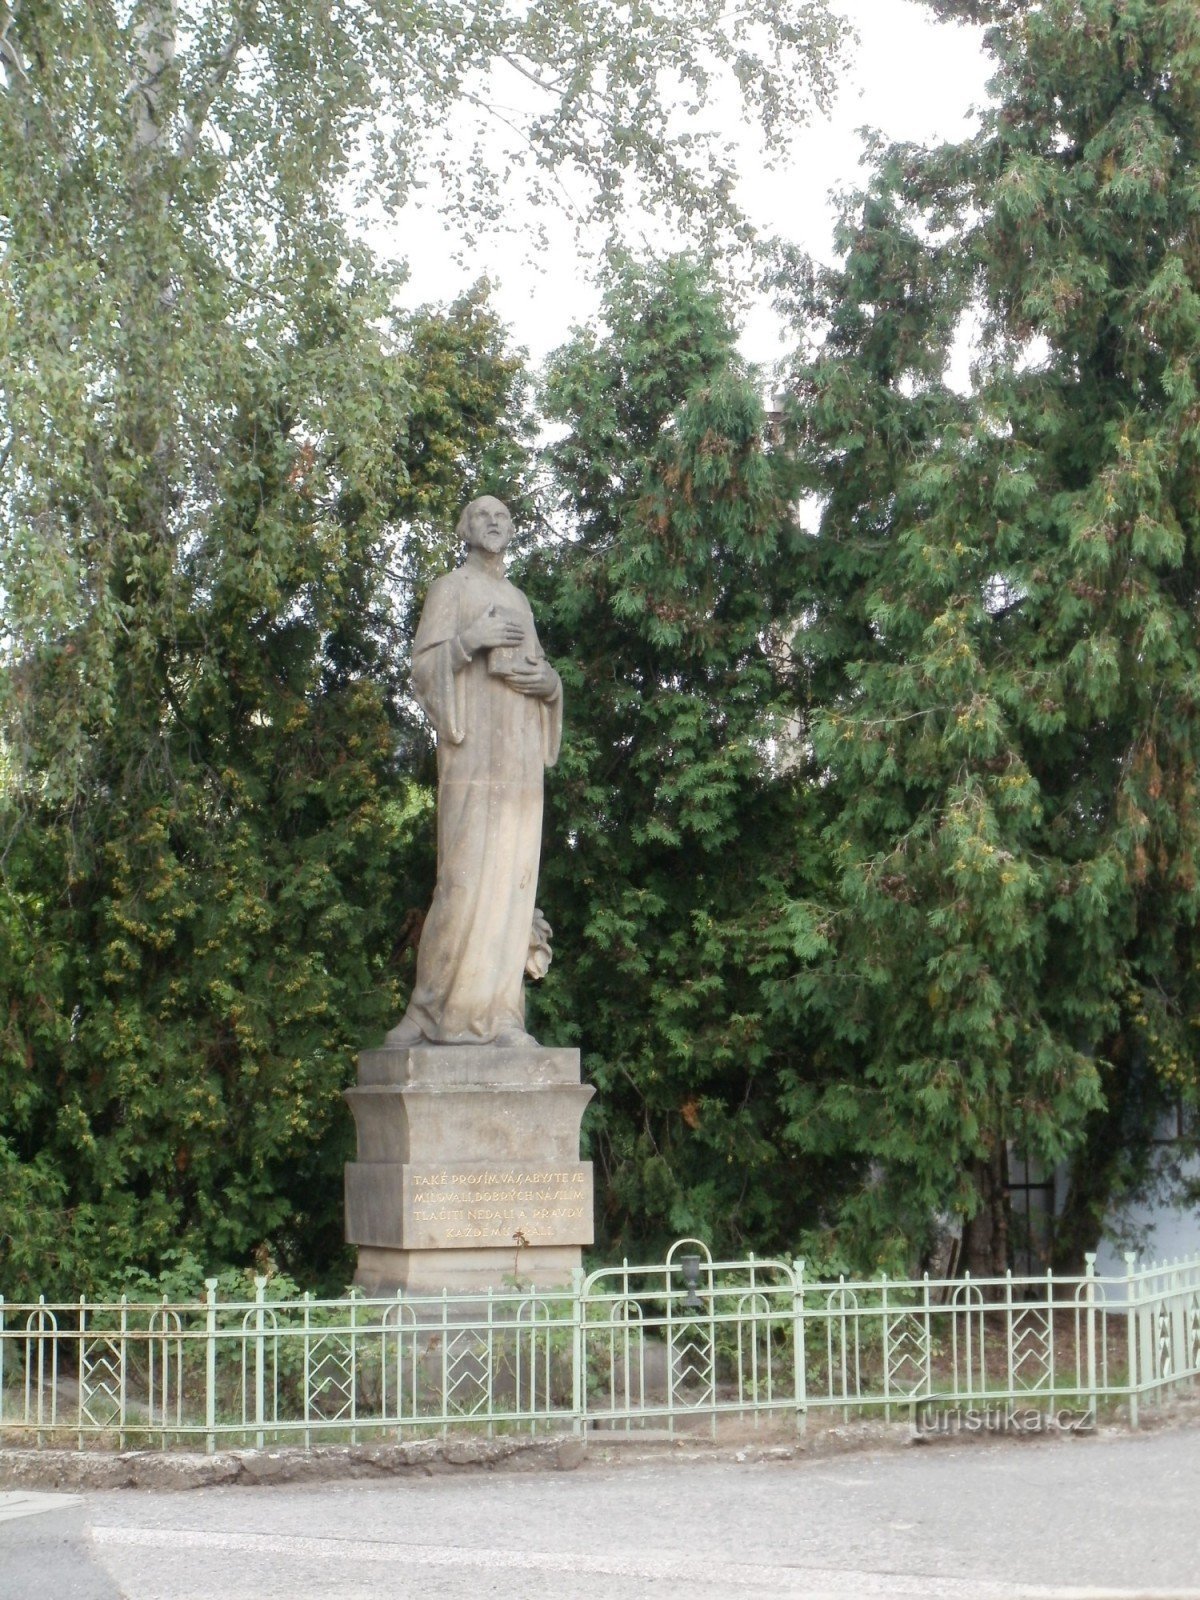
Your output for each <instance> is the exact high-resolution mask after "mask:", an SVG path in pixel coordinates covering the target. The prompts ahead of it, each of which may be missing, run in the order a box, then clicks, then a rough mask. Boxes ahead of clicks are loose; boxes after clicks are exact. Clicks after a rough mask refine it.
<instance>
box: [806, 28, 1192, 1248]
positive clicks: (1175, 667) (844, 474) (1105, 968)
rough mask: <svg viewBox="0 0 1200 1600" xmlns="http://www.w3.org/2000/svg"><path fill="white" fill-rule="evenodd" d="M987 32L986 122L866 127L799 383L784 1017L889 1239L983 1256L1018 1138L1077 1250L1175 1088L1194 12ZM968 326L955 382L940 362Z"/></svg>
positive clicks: (1186, 893)
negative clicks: (898, 1236)
mask: <svg viewBox="0 0 1200 1600" xmlns="http://www.w3.org/2000/svg"><path fill="white" fill-rule="evenodd" d="M936 9H937V10H938V11H939V12H940V13H941V14H943V15H945V16H955V17H965V18H969V19H971V20H973V21H985V22H988V23H990V24H991V26H990V29H989V32H988V35H987V40H988V47H989V49H990V50H991V51H992V52H993V54H994V55H995V58H996V61H997V76H996V78H995V81H994V84H993V92H994V95H995V102H994V104H993V105H992V106H991V107H990V108H988V109H987V110H986V111H985V113H984V115H983V117H982V121H981V126H980V130H979V132H978V134H977V135H976V136H975V137H973V138H972V139H970V140H968V141H966V142H964V143H962V144H958V145H952V146H945V147H941V148H938V149H932V150H917V149H912V148H896V149H890V150H886V151H881V152H877V157H876V165H875V172H874V175H873V178H872V181H871V184H870V187H869V190H868V192H867V194H866V195H865V196H864V198H863V201H862V205H861V208H860V210H859V213H858V215H857V217H856V218H854V219H851V220H849V221H848V224H847V229H846V232H845V235H844V239H843V244H844V247H845V250H846V255H845V265H844V267H843V268H842V269H841V270H840V271H839V272H837V273H835V274H833V275H831V276H829V277H827V278H825V279H824V281H822V282H820V283H819V284H818V285H817V286H816V288H815V290H814V292H813V293H812V294H810V295H808V296H807V297H805V304H806V306H807V309H808V310H809V312H815V313H820V312H821V311H823V310H826V311H828V313H829V336H828V338H827V340H826V342H825V346H824V349H823V350H822V352H821V354H820V355H819V357H818V358H817V359H816V361H815V362H812V363H809V364H808V365H807V366H806V367H805V368H803V369H802V370H800V371H798V373H797V375H796V392H797V395H798V396H801V397H803V399H804V401H805V403H806V404H807V405H808V406H809V407H811V410H810V412H809V413H808V415H809V417H810V418H811V422H812V428H811V432H810V434H809V436H808V439H807V441H806V445H802V446H801V448H805V447H807V448H808V449H809V456H808V459H809V461H810V464H811V467H812V470H813V474H814V476H813V480H812V481H813V484H814V486H815V487H819V489H820V490H821V491H822V492H823V494H824V496H825V508H824V515H823V519H822V524H821V529H820V535H819V537H818V538H817V539H816V540H815V541H814V546H813V562H812V569H811V594H810V602H809V603H810V606H811V615H812V618H813V625H812V627H811V629H810V630H809V634H808V640H807V649H808V650H809V652H810V655H811V658H812V661H813V671H814V675H815V681H817V682H819V683H820V684H821V690H820V699H821V704H820V707H819V710H818V712H817V715H816V716H815V719H814V723H813V756H814V763H815V768H816V770H817V771H818V772H819V773H820V775H821V781H822V782H823V783H825V784H826V785H827V786H828V790H829V793H830V796H831V798H832V799H833V800H834V802H835V811H834V814H833V815H832V817H831V821H830V824H829V829H828V835H827V837H828V841H829V845H830V848H831V851H832V854H833V859H834V860H835V861H836V862H837V863H838V865H839V869H840V872H841V890H840V894H839V896H838V897H837V899H836V900H835V901H833V902H832V903H831V904H830V906H829V907H827V908H826V910H827V919H826V922H825V924H824V926H826V927H827V928H828V930H829V933H830V941H829V950H828V952H827V955H826V958H825V959H824V961H823V962H819V963H817V964H815V965H814V966H812V967H811V968H810V969H809V970H807V971H806V972H805V973H803V974H802V975H801V976H799V977H798V978H797V980H796V981H795V984H794V987H793V989H792V992H791V995H790V1001H791V1003H792V1004H794V1005H795V1006H796V1007H797V1015H799V1014H804V1015H805V1016H807V1017H808V1018H809V1019H810V1022H812V1023H813V1024H814V1025H819V1026H820V1027H821V1028H822V1029H823V1030H824V1033H825V1036H826V1038H827V1039H828V1041H829V1048H830V1050H834V1051H837V1050H840V1051H843V1052H845V1060H846V1063H847V1067H848V1069H849V1070H848V1074H847V1081H846V1082H844V1083H836V1082H834V1083H830V1084H829V1085H827V1086H821V1085H817V1086H813V1085H804V1086H798V1089H797V1094H796V1097H795V1107H796V1112H797V1114H798V1115H800V1116H802V1117H803V1118H804V1119H806V1120H807V1122H808V1124H809V1125H810V1126H812V1125H815V1124H817V1123H824V1124H825V1125H826V1126H827V1127H828V1128H829V1129H830V1130H831V1135H830V1136H831V1137H834V1136H836V1130H837V1128H839V1127H840V1128H842V1129H843V1130H846V1131H847V1133H848V1136H849V1138H850V1142H851V1143H852V1144H853V1145H854V1146H855V1147H856V1148H863V1147H866V1148H869V1149H871V1151H872V1152H873V1154H874V1155H875V1157H876V1160H877V1162H878V1165H877V1167H876V1168H875V1170H874V1173H873V1181H872V1182H871V1183H870V1184H868V1185H865V1186H864V1189H863V1191H862V1193H861V1194H860V1195H859V1196H857V1197H856V1198H855V1201H854V1202H853V1204H852V1205H851V1206H850V1207H849V1208H848V1209H847V1210H846V1212H845V1213H844V1214H845V1216H846V1217H847V1218H853V1219H854V1220H855V1221H856V1223H857V1224H858V1225H859V1226H860V1227H861V1228H862V1229H864V1230H865V1233H866V1235H868V1236H874V1237H878V1236H879V1235H880V1233H881V1231H885V1230H886V1229H887V1227H888V1226H890V1225H892V1224H894V1223H895V1221H896V1220H897V1219H902V1226H901V1231H902V1232H905V1233H908V1234H911V1235H912V1236H914V1237H920V1235H921V1234H922V1232H924V1233H926V1234H927V1233H928V1230H929V1226H930V1223H931V1221H932V1219H933V1217H934V1216H935V1215H936V1213H937V1212H938V1211H939V1210H940V1209H943V1208H944V1209H946V1210H948V1211H951V1212H957V1213H958V1215H959V1216H961V1217H963V1218H964V1219H965V1220H966V1238H965V1260H966V1262H967V1264H968V1265H970V1266H972V1267H973V1268H975V1269H977V1270H979V1269H993V1270H994V1269H999V1268H1002V1267H1003V1266H1004V1264H1005V1260H1006V1238H1005V1232H1006V1225H1007V1212H1006V1206H1005V1194H1004V1184H1005V1177H1004V1159H1005V1152H1006V1150H1007V1149H1008V1147H1009V1146H1010V1145H1016V1146H1017V1147H1019V1148H1021V1149H1024V1150H1028V1151H1030V1152H1031V1153H1033V1154H1035V1155H1037V1156H1040V1157H1042V1158H1043V1159H1044V1160H1045V1161H1046V1162H1047V1163H1050V1164H1053V1163H1055V1162H1057V1161H1059V1160H1061V1159H1062V1158H1064V1157H1065V1156H1068V1155H1070V1156H1071V1157H1072V1167H1071V1193H1070V1196H1069V1199H1068V1204H1067V1213H1066V1216H1065V1218H1064V1219H1063V1221H1062V1223H1061V1225H1060V1234H1059V1239H1058V1255H1059V1258H1060V1259H1063V1260H1068V1261H1077V1260H1078V1256H1079V1253H1080V1251H1081V1250H1082V1249H1083V1248H1086V1247H1088V1246H1089V1245H1090V1244H1092V1243H1093V1242H1094V1239H1095V1237H1096V1235H1097V1233H1098V1230H1099V1225H1100V1219H1101V1216H1102V1214H1103V1211H1104V1208H1105V1206H1106V1205H1107V1204H1108V1202H1109V1201H1110V1200H1111V1198H1112V1197H1113V1195H1114V1193H1119V1192H1120V1190H1121V1188H1122V1185H1123V1184H1127V1183H1128V1182H1130V1181H1131V1179H1132V1176H1133V1175H1134V1171H1135V1169H1136V1166H1137V1152H1138V1151H1139V1149H1140V1150H1142V1151H1143V1152H1144V1151H1145V1148H1146V1141H1147V1137H1148V1134H1149V1132H1150V1131H1151V1130H1152V1129H1153V1126H1154V1123H1155V1121H1156V1119H1157V1118H1158V1117H1159V1116H1160V1115H1161V1112H1162V1110H1163V1108H1164V1107H1165V1106H1166V1105H1168V1104H1169V1103H1170V1102H1171V1101H1172V1099H1173V1098H1174V1097H1175V1096H1176V1095H1177V1094H1180V1093H1183V1094H1184V1095H1185V1096H1186V1097H1188V1098H1191V1099H1194V1097H1195V1085H1196V1062H1197V1047H1196V1042H1195V1040H1196V1034H1195V1027H1196V1023H1197V1021H1198V1020H1200V1013H1198V1012H1197V1003H1198V1001H1200V994H1198V992H1197V986H1196V980H1197V955H1198V954H1200V952H1198V950H1197V947H1196V936H1195V926H1196V913H1197V909H1198V906H1197V898H1196V896H1197V880H1196V871H1195V859H1196V848H1197V842H1198V834H1197V829H1198V827H1200V817H1198V814H1197V806H1196V799H1197V796H1196V771H1197V767H1196V762H1197V755H1198V753H1200V750H1198V741H1200V725H1198V723H1197V717H1196V709H1195V708H1196V705H1197V689H1198V688H1200V679H1198V678H1197V665H1198V658H1197V642H1196V629H1195V607H1196V603H1197V599H1198V598H1200V545H1198V542H1197V541H1198V538H1200V523H1198V520H1197V506H1198V501H1197V482H1198V480H1197V470H1198V466H1200V461H1198V457H1197V449H1198V446H1200V432H1198V428H1200V405H1198V399H1200V391H1198V389H1197V380H1198V378H1200V366H1198V362H1200V293H1198V291H1200V249H1198V246H1197V238H1198V235H1197V229H1196V207H1197V196H1198V195H1200V16H1198V14H1197V12H1196V9H1195V7H1194V6H1193V5H1191V4H1190V3H1187V0H1003V3H1001V0H994V3H989V0H961V3H957V0H937V3H936ZM968 308H972V309H973V311H974V314H975V315H976V316H977V317H978V318H979V321H980V326H981V338H980V354H979V359H978V363H977V367H976V372H975V383H974V388H973V392H972V393H971V394H970V396H969V397H966V398H960V397H959V396H957V395H955V394H954V393H953V392H952V391H951V390H950V389H949V388H948V387H947V384H946V381H945V369H946V364H947V359H948V353H949V339H950V334H951V331H952V329H953V325H954V322H955V320H956V318H957V317H958V316H959V315H961V314H963V313H964V312H965V311H966V310H967V309H968Z"/></svg>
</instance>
